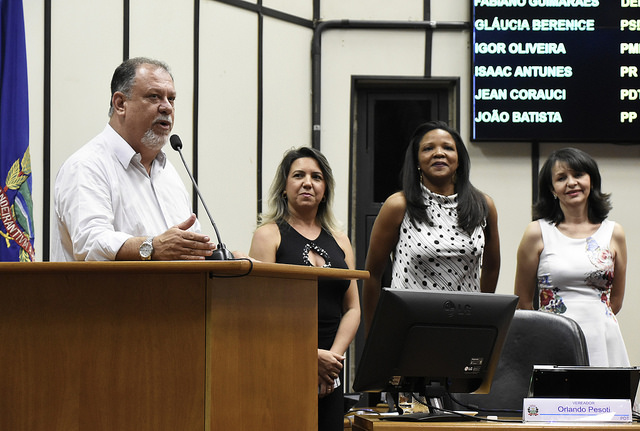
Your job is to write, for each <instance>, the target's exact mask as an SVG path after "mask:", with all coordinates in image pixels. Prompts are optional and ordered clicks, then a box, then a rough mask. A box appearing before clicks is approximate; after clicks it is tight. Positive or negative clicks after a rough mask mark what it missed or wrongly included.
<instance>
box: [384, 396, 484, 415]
mask: <svg viewBox="0 0 640 431" xmlns="http://www.w3.org/2000/svg"><path fill="white" fill-rule="evenodd" d="M388 394H389V395H391V398H392V401H388V403H389V412H393V410H394V409H393V405H395V411H396V412H397V413H398V416H384V417H381V418H380V420H385V421H392V422H463V421H477V420H478V419H477V418H475V417H473V416H469V415H462V414H460V415H459V414H456V413H452V412H451V413H450V412H448V411H445V410H443V402H442V396H434V397H429V403H428V404H429V406H433V407H434V408H432V407H429V410H430V411H429V412H419V413H407V414H405V413H404V412H403V410H402V408H401V407H400V405H399V404H400V403H399V402H398V393H397V392H393V393H391V392H389V393H388ZM392 403H393V405H392ZM434 410H435V411H434Z"/></svg>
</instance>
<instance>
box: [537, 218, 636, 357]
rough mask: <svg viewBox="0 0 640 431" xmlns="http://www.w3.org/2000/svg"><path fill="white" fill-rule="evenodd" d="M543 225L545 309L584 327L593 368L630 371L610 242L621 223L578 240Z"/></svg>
mask: <svg viewBox="0 0 640 431" xmlns="http://www.w3.org/2000/svg"><path fill="white" fill-rule="evenodd" d="M538 222H539V223H540V228H541V230H542V240H543V242H544V248H543V250H542V253H541V254H540V263H539V264H538V273H537V275H538V290H539V295H540V310H542V311H547V312H552V313H557V314H562V315H564V316H567V317H570V318H571V319H573V320H575V321H576V322H577V323H578V324H579V325H580V327H581V328H582V331H583V332H584V335H585V338H586V340H587V348H588V350H589V362H590V365H591V366H600V367H615V366H618V367H620V366H628V365H629V357H628V355H627V350H626V347H625V344H624V340H623V338H622V333H621V332H620V327H619V326H618V321H617V319H616V316H615V314H613V312H612V311H611V306H610V303H609V296H610V293H611V286H612V283H613V277H614V262H613V259H612V255H611V252H610V251H609V243H610V241H611V236H612V234H613V227H614V225H615V223H614V222H612V221H610V220H604V221H603V222H602V224H601V225H600V227H599V228H598V230H597V231H596V232H595V233H594V234H593V235H592V236H590V237H588V238H582V239H575V238H569V237H568V236H566V235H564V234H563V233H562V232H560V231H559V230H558V229H557V228H556V226H555V225H554V224H552V223H550V222H549V221H547V220H538ZM549 335H550V336H552V334H549Z"/></svg>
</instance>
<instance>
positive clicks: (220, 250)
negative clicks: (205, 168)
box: [169, 135, 234, 260]
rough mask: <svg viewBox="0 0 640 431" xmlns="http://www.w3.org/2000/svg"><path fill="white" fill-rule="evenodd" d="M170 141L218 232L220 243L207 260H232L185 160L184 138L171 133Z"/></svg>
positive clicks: (217, 236) (214, 228)
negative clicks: (183, 150)
mask: <svg viewBox="0 0 640 431" xmlns="http://www.w3.org/2000/svg"><path fill="white" fill-rule="evenodd" d="M169 142H170V143H171V148H173V149H174V150H176V151H177V152H178V154H180V159H182V164H183V165H184V168H185V169H186V171H187V173H188V174H189V178H191V183H192V184H193V187H194V188H195V189H196V193H197V194H198V197H199V198H200V202H202V206H203V207H204V210H205V211H206V212H207V215H208V216H209V221H211V225H212V226H213V230H214V231H215V233H216V238H217V239H218V245H217V247H216V249H215V250H213V254H212V255H211V256H207V257H206V259H207V260H231V259H233V258H234V257H233V254H232V253H231V252H230V251H229V250H227V247H226V246H225V245H224V244H223V243H222V240H221V239H220V232H218V227H217V226H216V222H215V221H213V217H212V216H211V213H210V212H209V208H207V204H206V203H205V202H204V199H203V198H202V193H200V189H199V188H198V184H197V183H196V180H195V178H193V175H192V174H191V170H190V169H189V167H188V166H187V162H185V160H184V156H183V155H182V151H181V149H182V140H181V139H180V137H179V136H178V135H171V137H170V138H169Z"/></svg>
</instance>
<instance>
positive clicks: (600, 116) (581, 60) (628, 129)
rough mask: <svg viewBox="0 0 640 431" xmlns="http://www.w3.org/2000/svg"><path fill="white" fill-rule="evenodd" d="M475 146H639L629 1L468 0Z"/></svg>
mask: <svg viewBox="0 0 640 431" xmlns="http://www.w3.org/2000/svg"><path fill="white" fill-rule="evenodd" d="M471 4H472V11H473V31H472V61H471V63H472V64H471V66H472V72H471V76H472V83H471V85H472V95H471V97H472V99H471V106H472V133H471V138H472V139H473V140H477V141H505V140H506V141H526V142H572V141H579V142H621V143H636V144H637V143H640V117H639V114H640V88H639V86H638V83H637V82H638V78H639V77H640V75H639V74H640V6H639V5H640V4H639V3H638V1H637V0H620V1H605V0H472V1H471Z"/></svg>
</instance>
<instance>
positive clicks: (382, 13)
mask: <svg viewBox="0 0 640 431" xmlns="http://www.w3.org/2000/svg"><path fill="white" fill-rule="evenodd" d="M445 1H449V0H445ZM432 2H433V0H432ZM424 3H425V0H403V1H400V2H390V1H388V0H367V1H344V0H323V1H321V2H320V4H321V10H320V15H321V16H320V17H321V18H322V19H323V20H330V19H362V20H402V21H405V20H411V21H420V20H422V19H423V17H424V15H423V10H424Z"/></svg>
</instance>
